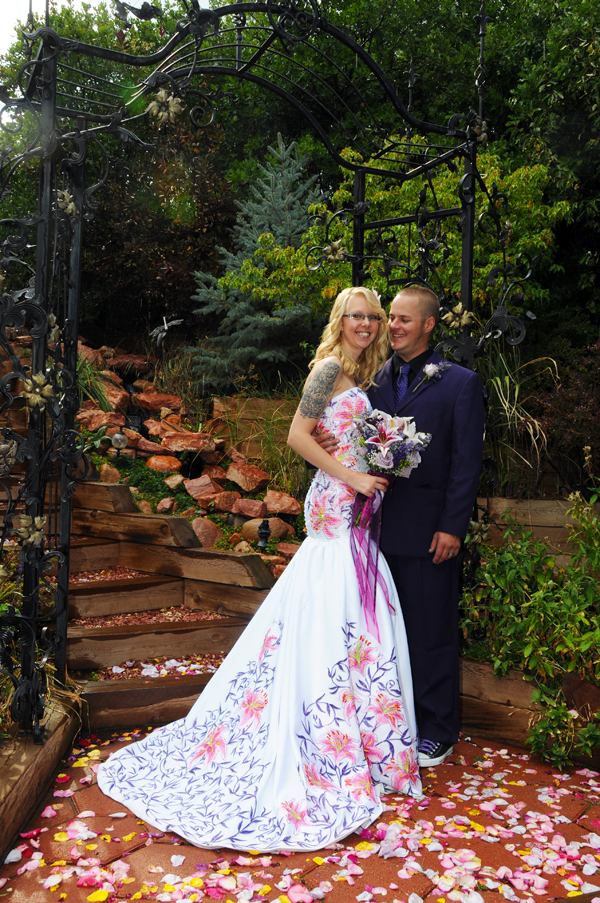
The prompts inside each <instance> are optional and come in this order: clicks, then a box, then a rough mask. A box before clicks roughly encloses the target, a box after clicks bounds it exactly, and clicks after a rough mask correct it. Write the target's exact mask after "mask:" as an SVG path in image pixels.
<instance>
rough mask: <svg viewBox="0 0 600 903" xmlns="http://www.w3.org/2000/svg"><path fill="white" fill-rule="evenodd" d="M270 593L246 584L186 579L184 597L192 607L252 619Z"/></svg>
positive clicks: (186, 602)
mask: <svg viewBox="0 0 600 903" xmlns="http://www.w3.org/2000/svg"><path fill="white" fill-rule="evenodd" d="M268 593H269V590H268V589H250V588H247V587H245V586H230V585H227V584H225V583H207V582H206V581H205V580H189V579H186V580H185V590H184V598H185V604H186V605H187V606H189V607H190V608H197V609H200V610H201V611H214V612H215V613H216V614H219V615H229V616H233V617H239V618H246V619H247V620H250V618H251V617H252V615H253V614H256V612H257V611H258V609H259V608H260V606H261V604H262V601H263V599H264V598H265V597H266V596H267V595H268Z"/></svg>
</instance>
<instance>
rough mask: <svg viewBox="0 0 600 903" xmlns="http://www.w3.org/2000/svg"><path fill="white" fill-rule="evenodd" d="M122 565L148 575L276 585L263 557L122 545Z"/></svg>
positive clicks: (244, 584)
mask: <svg viewBox="0 0 600 903" xmlns="http://www.w3.org/2000/svg"><path fill="white" fill-rule="evenodd" d="M119 564H120V565H121V566H122V567H128V568H132V569H133V570H136V571H145V572H146V573H149V574H169V575H171V576H173V577H187V578H190V579H193V580H203V581H207V582H209V583H220V584H231V585H233V586H244V587H253V588H255V589H269V588H270V587H271V586H273V584H274V583H275V578H274V577H273V575H272V573H271V571H270V570H269V569H268V567H267V566H266V564H265V563H264V561H263V560H262V558H261V557H260V555H258V554H251V553H248V554H247V555H244V554H242V553H240V552H220V551H217V550H214V549H176V548H172V547H168V546H153V545H145V544H142V543H137V542H121V543H120V545H119Z"/></svg>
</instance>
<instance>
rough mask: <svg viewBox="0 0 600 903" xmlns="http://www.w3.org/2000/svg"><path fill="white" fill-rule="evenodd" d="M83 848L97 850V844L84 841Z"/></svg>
mask: <svg viewBox="0 0 600 903" xmlns="http://www.w3.org/2000/svg"><path fill="white" fill-rule="evenodd" d="M85 848H86V850H97V849H98V844H97V843H86V845H85Z"/></svg>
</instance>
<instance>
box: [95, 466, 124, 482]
mask: <svg viewBox="0 0 600 903" xmlns="http://www.w3.org/2000/svg"><path fill="white" fill-rule="evenodd" d="M100 479H101V480H102V482H103V483H118V482H119V480H120V479H121V474H120V473H119V471H118V470H117V468H116V467H113V466H112V464H103V465H102V467H101V468H100Z"/></svg>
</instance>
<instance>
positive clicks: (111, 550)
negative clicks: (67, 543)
mask: <svg viewBox="0 0 600 903" xmlns="http://www.w3.org/2000/svg"><path fill="white" fill-rule="evenodd" d="M70 560H71V573H72V574H76V573H77V572H78V571H97V570H101V569H102V568H107V567H117V565H119V564H120V562H119V543H118V542H116V541H114V540H110V539H93V538H89V537H84V536H73V537H71V559H70Z"/></svg>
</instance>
